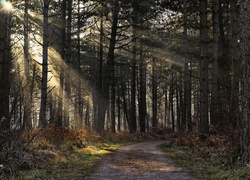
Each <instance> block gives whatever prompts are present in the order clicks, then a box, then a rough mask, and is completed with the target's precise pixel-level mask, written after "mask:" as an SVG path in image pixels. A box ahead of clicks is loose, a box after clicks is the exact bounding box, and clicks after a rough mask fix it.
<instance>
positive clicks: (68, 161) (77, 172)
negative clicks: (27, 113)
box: [19, 142, 123, 180]
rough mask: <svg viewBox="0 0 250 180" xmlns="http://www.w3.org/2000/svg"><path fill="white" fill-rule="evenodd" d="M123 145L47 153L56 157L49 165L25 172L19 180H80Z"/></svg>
mask: <svg viewBox="0 0 250 180" xmlns="http://www.w3.org/2000/svg"><path fill="white" fill-rule="evenodd" d="M121 145H123V144H122V143H121V144H120V143H111V142H110V143H96V144H91V145H87V146H86V147H84V148H77V147H75V146H72V147H67V149H64V150H60V151H59V150H58V151H51V152H47V153H50V154H52V153H53V154H54V157H53V158H52V159H51V160H50V161H49V162H47V163H43V164H42V165H41V166H38V167H36V168H33V169H32V170H29V171H23V172H21V173H20V174H19V179H25V180H28V179H30V180H32V179H79V178H82V177H84V175H85V174H86V173H87V172H88V171H89V170H90V168H91V167H93V166H94V165H95V164H96V162H98V160H100V159H101V158H102V157H103V156H104V155H106V154H107V153H109V152H110V151H112V150H114V149H116V148H118V147H119V146H121Z"/></svg>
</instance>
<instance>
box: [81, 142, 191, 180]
mask: <svg viewBox="0 0 250 180" xmlns="http://www.w3.org/2000/svg"><path fill="white" fill-rule="evenodd" d="M161 143H163V142H159V141H158V142H146V143H139V144H134V145H129V146H123V147H121V148H119V149H118V150H116V151H114V152H113V153H111V154H109V155H108V156H107V157H106V158H105V159H104V160H103V161H102V162H101V163H100V164H99V165H98V166H97V167H96V168H95V170H93V172H92V173H91V174H90V175H89V176H87V177H85V179H86V180H88V179H100V180H113V179H114V180H118V179H119V180H129V179H136V180H140V179H143V180H156V179H159V180H163V179H166V180H194V179H195V178H194V177H192V176H191V175H190V174H188V173H187V172H186V170H185V169H183V168H182V167H180V166H178V165H177V164H176V163H175V162H174V161H173V160H172V159H171V158H169V157H167V156H166V155H165V154H164V152H162V151H161V150H160V149H159V148H158V147H157V145H158V144H161Z"/></svg>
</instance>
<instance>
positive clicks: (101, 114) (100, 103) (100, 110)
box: [94, 7, 105, 130]
mask: <svg viewBox="0 0 250 180" xmlns="http://www.w3.org/2000/svg"><path fill="white" fill-rule="evenodd" d="M103 14H104V8H103V7H102V8H101V21H100V47H99V66H98V67H99V69H98V73H99V74H98V92H97V96H98V111H97V112H98V117H97V119H95V120H94V129H96V130H98V126H99V127H102V126H103V125H100V123H101V122H100V121H104V119H105V109H104V108H103V104H104V103H105V102H104V97H103V96H102V94H103V93H102V92H103V37H104V28H103V18H104V17H103ZM98 124H99V125H98ZM101 124H102V123H101Z"/></svg>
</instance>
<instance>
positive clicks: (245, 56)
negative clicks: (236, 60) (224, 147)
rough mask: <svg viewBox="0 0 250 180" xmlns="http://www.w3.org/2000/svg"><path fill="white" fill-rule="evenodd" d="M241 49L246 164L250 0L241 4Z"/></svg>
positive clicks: (249, 156) (249, 151)
mask: <svg viewBox="0 0 250 180" xmlns="http://www.w3.org/2000/svg"><path fill="white" fill-rule="evenodd" d="M240 13H241V15H240V27H241V30H240V51H241V60H242V61H241V65H242V66H241V71H242V86H241V87H242V126H241V132H242V134H241V156H242V157H241V160H242V164H243V165H246V164H249V162H250V106H249V104H250V83H249V79H250V16H249V14H250V1H248V0H242V1H241V4H240Z"/></svg>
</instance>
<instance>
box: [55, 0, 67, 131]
mask: <svg viewBox="0 0 250 180" xmlns="http://www.w3.org/2000/svg"><path fill="white" fill-rule="evenodd" d="M61 38H62V49H61V59H62V63H61V64H60V87H59V94H58V96H59V98H58V113H57V121H56V125H57V127H62V126H63V116H64V110H63V99H64V90H63V89H64V71H65V50H66V48H65V44H66V0H63V1H62V30H61Z"/></svg>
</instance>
